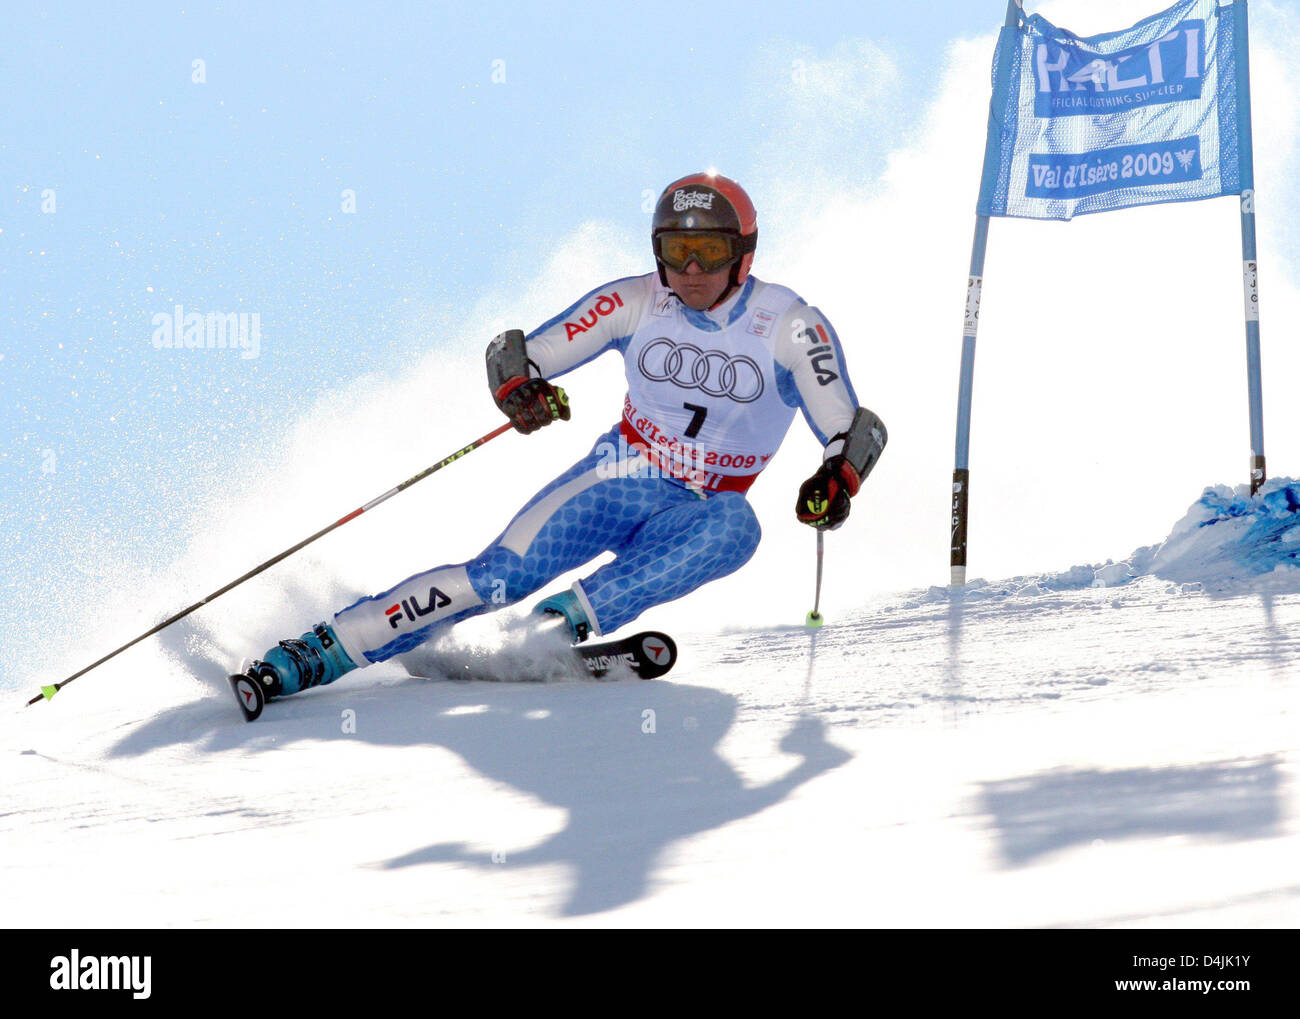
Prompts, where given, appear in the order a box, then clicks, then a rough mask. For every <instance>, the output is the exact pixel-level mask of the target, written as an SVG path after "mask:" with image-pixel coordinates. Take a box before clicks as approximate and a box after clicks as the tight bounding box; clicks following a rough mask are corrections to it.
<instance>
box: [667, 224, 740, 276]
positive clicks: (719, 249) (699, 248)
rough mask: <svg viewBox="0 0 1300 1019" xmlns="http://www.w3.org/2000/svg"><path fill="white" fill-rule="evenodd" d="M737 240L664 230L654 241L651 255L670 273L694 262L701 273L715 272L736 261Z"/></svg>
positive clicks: (692, 231)
mask: <svg viewBox="0 0 1300 1019" xmlns="http://www.w3.org/2000/svg"><path fill="white" fill-rule="evenodd" d="M737 240H738V238H736V237H734V236H732V235H731V234H724V233H709V232H706V231H699V230H680V231H673V230H667V231H664V232H663V233H661V234H659V235H658V236H657V237H655V254H656V255H657V256H658V258H659V261H661V262H663V264H664V265H666V266H668V268H669V269H672V270H673V271H674V272H685V271H686V267H687V266H688V265H690V263H691V262H696V263H697V264H698V265H699V267H700V268H701V269H703V270H704V271H705V272H717V271H718V270H719V269H722V268H724V267H725V266H728V265H730V264H731V263H732V262H734V261H735V260H736V259H737V258H739V257H740V251H739V245H738V244H737Z"/></svg>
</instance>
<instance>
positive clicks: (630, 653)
mask: <svg viewBox="0 0 1300 1019" xmlns="http://www.w3.org/2000/svg"><path fill="white" fill-rule="evenodd" d="M569 650H570V651H572V652H573V658H572V659H569V660H563V659H561V658H558V657H557V658H555V659H552V660H550V661H549V662H548V663H547V665H546V666H543V665H542V664H541V663H540V662H532V663H529V662H527V661H518V660H516V661H513V662H511V661H509V660H496V661H494V660H493V658H492V657H491V656H489V657H488V658H486V659H484V660H482V661H478V662H460V663H455V664H452V665H450V666H449V665H448V664H447V663H438V664H437V666H436V668H437V671H438V673H439V674H440V676H439V678H444V679H450V680H452V681H454V682H481V683H505V682H545V681H546V680H548V679H561V678H566V676H572V674H573V673H575V672H576V673H578V675H581V674H582V672H584V671H585V672H586V674H587V675H588V676H590V677H591V678H593V679H600V678H601V677H603V676H606V675H607V674H609V673H610V672H612V671H615V670H617V669H619V668H621V667H626V668H628V669H629V670H630V671H631V672H632V675H633V676H635V677H636V678H637V679H658V678H659V677H660V676H662V675H664V674H665V673H666V672H668V670H669V669H671V668H672V667H673V665H675V664H676V662H677V644H676V642H675V641H674V640H673V639H672V638H671V637H670V636H668V634H666V633H661V632H659V631H658V630H646V631H643V632H641V633H634V634H632V635H631V636H629V637H621V638H619V639H618V640H607V641H599V642H597V643H594V644H590V643H588V644H574V645H572V646H571V647H570V648H569ZM574 666H576V669H575V668H574ZM416 678H418V679H428V678H431V677H430V676H428V675H417V676H416Z"/></svg>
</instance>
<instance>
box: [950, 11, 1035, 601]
mask: <svg viewBox="0 0 1300 1019" xmlns="http://www.w3.org/2000/svg"><path fill="white" fill-rule="evenodd" d="M1021 4H1022V0H1007V19H1006V25H1008V26H1012V25H1016V24H1018V23H1019V20H1020V16H1021V14H1022V13H1023V11H1022V9H1021ZM995 102H996V97H994V100H992V101H990V103H989V125H988V136H987V138H986V139H985V142H984V176H985V178H987V177H988V176H989V175H990V174H992V173H996V171H997V159H998V152H999V148H1000V146H1001V140H1002V135H1001V132H1002V127H1001V123H1000V121H999V120H998V118H997V117H996V116H995ZM988 237H989V217H988V216H983V215H978V216H976V217H975V240H974V242H973V243H972V245H971V255H970V275H969V276H968V277H967V280H966V315H965V319H964V322H963V324H962V337H961V378H960V381H959V383H958V388H957V455H956V460H955V463H954V466H953V472H952V515H951V518H950V521H949V522H950V524H951V527H952V535H951V542H950V549H949V564H950V566H951V570H952V577H951V583H952V585H953V586H954V587H961V586H963V585H964V584H965V583H966V535H967V521H968V514H969V509H970V416H971V399H972V396H973V393H974V386H975V334H976V332H977V331H978V329H979V316H980V291H981V290H982V288H983V286H984V251H985V248H986V247H987V246H988Z"/></svg>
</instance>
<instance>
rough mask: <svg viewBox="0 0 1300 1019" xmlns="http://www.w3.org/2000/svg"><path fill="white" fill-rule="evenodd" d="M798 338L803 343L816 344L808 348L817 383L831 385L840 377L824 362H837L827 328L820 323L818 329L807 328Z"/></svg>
mask: <svg viewBox="0 0 1300 1019" xmlns="http://www.w3.org/2000/svg"><path fill="white" fill-rule="evenodd" d="M797 339H798V340H799V341H800V342H802V343H810V344H816V346H811V347H809V348H808V357H809V359H810V360H811V361H812V366H813V371H814V372H816V374H817V384H818V385H819V386H829V385H830V384H831V383H832V382H834V381H835V380H836V379H838V378H839V376H838V375H837V374H835V372H834V371H833V370H831V369H830V368H828V367H826V365H825V364H824V363H823V362H825V361H829V362H830V363H831V364H834V363H835V351H834V349H833V348H832V347H831V343H830V338H829V337H828V336H827V335H826V330H825V329H824V328H823V327H822V326H821V325H818V326H817V328H816V330H813V329H805V330H804V331H803V332H801V333H800V334H799V336H798V337H797Z"/></svg>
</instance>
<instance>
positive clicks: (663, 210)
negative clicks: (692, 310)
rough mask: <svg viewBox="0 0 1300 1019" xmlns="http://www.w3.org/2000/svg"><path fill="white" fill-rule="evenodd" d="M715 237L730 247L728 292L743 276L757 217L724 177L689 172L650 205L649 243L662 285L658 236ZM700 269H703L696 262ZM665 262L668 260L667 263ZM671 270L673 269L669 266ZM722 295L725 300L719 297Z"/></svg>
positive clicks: (750, 256)
mask: <svg viewBox="0 0 1300 1019" xmlns="http://www.w3.org/2000/svg"><path fill="white" fill-rule="evenodd" d="M695 232H698V233H709V234H720V235H722V236H723V237H726V238H728V240H729V243H730V258H729V259H728V262H729V264H730V265H731V287H729V288H728V290H727V293H731V291H732V290H734V289H735V288H736V287H738V286H740V285H741V284H742V283H744V282H745V280H746V279H747V278H748V277H749V267H750V264H751V263H752V262H753V261H754V248H755V246H756V244H757V242H758V214H757V213H756V212H755V211H754V203H753V202H751V201H750V200H749V195H747V194H745V189H744V188H742V187H741V186H740V185H739V184H737V183H736V182H735V181H734V180H732V179H731V178H730V177H723V176H722V175H720V174H716V173H693V174H691V175H690V176H689V177H683V178H682V179H681V180H675V181H673V182H672V183H671V184H669V185H668V186H667V187H666V188H664V193H663V194H662V195H660V196H659V202H658V204H657V205H656V206H655V214H654V222H653V224H652V226H651V228H650V243H651V245H652V246H653V247H654V253H655V262H656V263H657V264H658V266H659V281H660V282H661V283H662V284H663V285H664V286H667V285H668V276H667V273H666V272H665V269H666V265H665V255H664V247H663V235H664V234H681V233H695ZM697 261H700V266H701V268H705V269H706V271H707V268H708V267H707V266H705V264H704V262H703V261H702V260H700V259H697ZM669 262H671V259H669ZM674 268H675V267H674ZM724 296H725V295H724Z"/></svg>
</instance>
